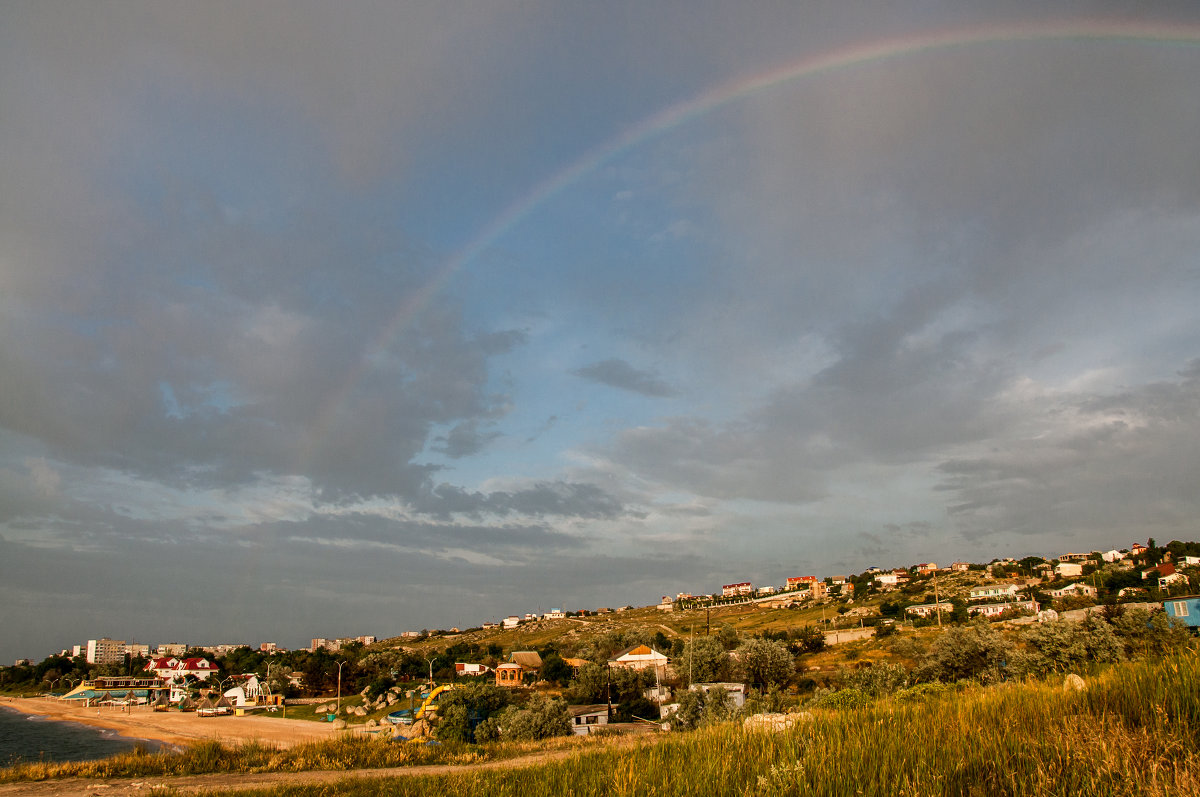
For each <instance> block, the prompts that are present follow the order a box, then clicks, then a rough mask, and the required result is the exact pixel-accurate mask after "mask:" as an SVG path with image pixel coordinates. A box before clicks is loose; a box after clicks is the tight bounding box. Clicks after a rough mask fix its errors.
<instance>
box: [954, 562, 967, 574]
mask: <svg viewBox="0 0 1200 797" xmlns="http://www.w3.org/2000/svg"><path fill="white" fill-rule="evenodd" d="M970 569H971V565H969V564H968V563H966V562H955V563H954V564H952V565H950V571H951V572H952V573H965V572H967V571H968V570H970Z"/></svg>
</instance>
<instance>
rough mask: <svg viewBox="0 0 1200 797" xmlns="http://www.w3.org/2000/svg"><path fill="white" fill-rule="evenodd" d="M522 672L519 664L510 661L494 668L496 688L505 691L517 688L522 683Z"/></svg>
mask: <svg viewBox="0 0 1200 797" xmlns="http://www.w3.org/2000/svg"><path fill="white" fill-rule="evenodd" d="M524 672H525V671H524V670H522V669H521V665H520V664H514V663H513V662H511V661H510V662H505V663H504V664H501V665H499V666H497V667H496V686H502V687H505V688H506V689H513V688H515V687H518V686H520V685H521V684H522V683H523V681H524Z"/></svg>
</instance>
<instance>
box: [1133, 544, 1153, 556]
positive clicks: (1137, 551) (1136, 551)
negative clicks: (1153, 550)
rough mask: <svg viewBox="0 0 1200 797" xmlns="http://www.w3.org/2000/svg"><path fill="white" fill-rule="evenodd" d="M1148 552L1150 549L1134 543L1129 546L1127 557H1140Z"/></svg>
mask: <svg viewBox="0 0 1200 797" xmlns="http://www.w3.org/2000/svg"><path fill="white" fill-rule="evenodd" d="M1148 550H1150V549H1149V548H1147V547H1146V546H1145V545H1142V544H1141V543H1140V542H1135V543H1134V544H1133V545H1130V546H1129V555H1130V556H1141V555H1142V554H1144V553H1145V552H1146V551H1148Z"/></svg>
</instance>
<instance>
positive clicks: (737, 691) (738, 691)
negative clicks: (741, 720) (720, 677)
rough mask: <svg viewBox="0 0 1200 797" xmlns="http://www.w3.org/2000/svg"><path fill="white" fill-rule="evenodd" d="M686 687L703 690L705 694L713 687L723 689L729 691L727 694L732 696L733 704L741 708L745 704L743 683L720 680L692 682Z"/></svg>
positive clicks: (698, 690)
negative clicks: (700, 682) (704, 682)
mask: <svg viewBox="0 0 1200 797" xmlns="http://www.w3.org/2000/svg"><path fill="white" fill-rule="evenodd" d="M688 689H689V690H691V691H693V692H704V693H706V694H707V693H708V692H709V691H711V690H713V689H724V690H725V691H726V692H728V693H729V696H730V697H732V698H733V705H734V706H736V707H737V708H741V707H742V706H744V705H746V685H745V684H740V683H731V682H725V681H721V682H718V683H707V684H692V685H691V686H689V687H688Z"/></svg>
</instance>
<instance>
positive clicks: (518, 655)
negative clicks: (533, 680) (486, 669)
mask: <svg viewBox="0 0 1200 797" xmlns="http://www.w3.org/2000/svg"><path fill="white" fill-rule="evenodd" d="M508 660H509V661H510V662H512V663H513V664H517V665H519V666H520V667H521V669H522V670H524V671H525V672H527V673H533V674H534V675H537V673H538V671H539V670H541V669H542V657H541V656H539V655H538V652H537V651H536V650H514V651H513V652H512V653H510V654H509V656H508Z"/></svg>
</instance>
